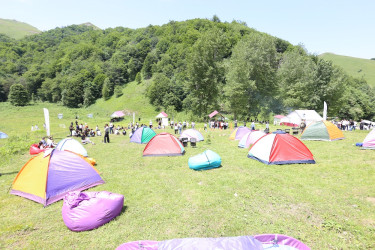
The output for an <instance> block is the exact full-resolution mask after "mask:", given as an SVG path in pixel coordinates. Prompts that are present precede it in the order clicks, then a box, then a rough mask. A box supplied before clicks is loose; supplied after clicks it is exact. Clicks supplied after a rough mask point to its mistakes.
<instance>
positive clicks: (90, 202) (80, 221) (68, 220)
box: [62, 191, 124, 232]
mask: <svg viewBox="0 0 375 250" xmlns="http://www.w3.org/2000/svg"><path fill="white" fill-rule="evenodd" d="M123 206H124V196H123V195H121V194H115V193H110V192H107V191H102V192H79V191H76V192H70V193H68V194H67V195H66V196H65V197H64V204H63V207H62V217H63V220H64V223H65V225H66V226H67V227H68V228H69V229H70V230H72V231H77V232H78V231H86V230H91V229H94V228H98V227H100V226H101V225H104V224H105V223H107V222H109V221H111V220H112V219H113V218H115V217H116V216H118V215H119V214H120V213H121V210H122V207H123Z"/></svg>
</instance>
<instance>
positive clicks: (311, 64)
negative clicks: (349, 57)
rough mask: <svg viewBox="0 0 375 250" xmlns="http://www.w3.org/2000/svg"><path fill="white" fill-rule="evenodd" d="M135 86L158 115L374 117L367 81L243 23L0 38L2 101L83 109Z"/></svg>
mask: <svg viewBox="0 0 375 250" xmlns="http://www.w3.org/2000/svg"><path fill="white" fill-rule="evenodd" d="M134 80H136V81H137V82H139V84H148V86H147V93H146V94H147V97H148V98H149V100H150V103H151V104H153V105H154V106H155V107H156V108H160V109H165V110H174V111H192V112H194V113H195V114H197V115H198V116H200V117H203V116H206V115H207V114H208V113H209V112H210V111H212V110H214V109H219V110H222V111H226V112H228V113H232V114H233V115H234V116H235V117H237V118H243V117H262V116H263V117H265V116H267V115H268V114H270V113H281V112H286V111H288V110H291V109H315V110H322V109H323V101H326V102H327V103H328V105H329V114H328V115H329V116H339V117H341V118H352V119H359V118H368V119H371V118H373V117H374V115H375V100H374V97H375V95H374V90H373V89H371V88H370V87H369V86H368V84H367V83H366V81H364V80H363V79H355V78H352V77H350V76H348V75H347V74H345V73H344V72H343V71H342V69H340V68H338V67H336V66H334V65H332V63H331V62H328V61H325V60H323V59H320V58H318V57H317V56H316V55H311V54H309V53H308V52H307V51H306V50H305V49H304V48H303V46H299V45H297V46H294V45H292V44H290V43H289V42H287V41H284V40H282V39H279V38H277V37H273V36H270V35H268V34H265V33H262V32H259V31H256V30H254V29H252V28H249V27H247V25H246V24H245V23H242V22H240V21H233V22H231V23H228V22H225V23H223V22H220V20H219V18H218V17H216V16H214V17H213V18H212V20H207V19H194V20H188V21H183V22H176V21H170V22H169V23H168V24H165V25H162V26H152V25H149V26H148V27H146V28H140V29H129V28H123V27H117V28H110V29H106V30H96V29H93V28H92V27H89V26H85V25H72V26H68V27H64V28H56V29H53V30H49V31H47V32H43V33H41V34H37V35H32V36H29V37H26V38H24V39H21V40H14V39H12V38H9V37H7V36H6V35H1V34H0V101H10V102H11V103H12V104H14V105H26V104H27V102H24V101H19V100H18V99H19V98H20V96H22V98H21V99H28V100H33V101H36V100H40V101H47V102H61V103H62V104H63V105H65V106H68V107H71V108H75V107H84V106H89V105H91V104H93V103H94V102H95V100H97V99H98V98H104V99H109V98H110V97H111V96H112V95H115V96H118V95H121V92H122V87H123V86H124V85H126V84H127V83H128V82H131V81H134ZM146 80H148V81H146Z"/></svg>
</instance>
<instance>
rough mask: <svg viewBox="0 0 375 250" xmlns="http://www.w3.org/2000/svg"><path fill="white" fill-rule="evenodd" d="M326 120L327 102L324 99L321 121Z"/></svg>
mask: <svg viewBox="0 0 375 250" xmlns="http://www.w3.org/2000/svg"><path fill="white" fill-rule="evenodd" d="M325 120H327V103H326V102H325V101H324V109H323V121H325Z"/></svg>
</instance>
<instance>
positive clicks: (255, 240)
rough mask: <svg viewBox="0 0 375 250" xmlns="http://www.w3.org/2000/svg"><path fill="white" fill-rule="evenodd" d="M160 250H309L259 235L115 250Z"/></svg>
mask: <svg viewBox="0 0 375 250" xmlns="http://www.w3.org/2000/svg"><path fill="white" fill-rule="evenodd" d="M130 249H131V250H141V249H147V250H161V249H206V250H214V249H237V250H249V249H252V250H262V249H275V250H277V249H284V250H287V249H288V250H310V248H309V247H308V246H306V245H305V244H304V243H302V242H301V241H299V240H297V239H294V238H292V237H289V236H286V235H282V234H261V235H255V236H237V237H220V238H182V239H172V240H165V241H151V240H140V241H132V242H128V243H124V244H122V245H120V246H118V247H117V248H116V250H130Z"/></svg>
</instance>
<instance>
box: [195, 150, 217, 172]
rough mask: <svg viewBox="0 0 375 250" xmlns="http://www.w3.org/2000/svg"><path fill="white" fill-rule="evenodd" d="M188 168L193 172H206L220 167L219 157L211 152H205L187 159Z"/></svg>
mask: <svg viewBox="0 0 375 250" xmlns="http://www.w3.org/2000/svg"><path fill="white" fill-rule="evenodd" d="M188 165H189V168H191V169H194V170H208V169H212V168H218V167H220V165H221V157H220V155H218V154H217V153H215V152H214V151H212V150H209V149H208V150H206V151H204V152H203V153H201V154H199V155H195V156H192V157H190V158H189V161H188Z"/></svg>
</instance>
